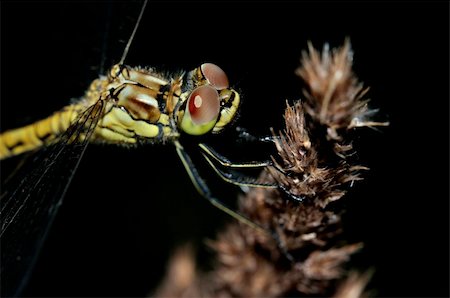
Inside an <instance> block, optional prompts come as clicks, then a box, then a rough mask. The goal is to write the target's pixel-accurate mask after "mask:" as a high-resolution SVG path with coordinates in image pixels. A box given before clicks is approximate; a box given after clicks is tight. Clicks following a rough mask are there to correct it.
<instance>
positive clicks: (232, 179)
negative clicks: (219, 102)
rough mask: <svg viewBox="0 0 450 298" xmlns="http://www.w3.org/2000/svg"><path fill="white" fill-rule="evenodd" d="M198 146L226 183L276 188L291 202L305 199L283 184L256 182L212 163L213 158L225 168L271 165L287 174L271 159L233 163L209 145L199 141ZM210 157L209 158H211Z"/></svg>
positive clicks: (299, 201)
mask: <svg viewBox="0 0 450 298" xmlns="http://www.w3.org/2000/svg"><path fill="white" fill-rule="evenodd" d="M199 146H200V148H201V149H202V155H203V157H204V158H205V159H206V161H207V162H208V164H209V165H210V166H211V168H212V169H213V170H214V171H215V172H216V174H217V175H218V176H219V177H220V178H222V179H223V180H225V181H226V182H228V183H231V184H234V185H238V186H248V187H262V188H278V189H279V190H280V191H281V192H283V193H284V194H285V197H286V198H287V199H288V200H290V201H293V202H296V203H301V202H303V200H304V199H305V198H304V197H301V196H297V195H294V194H292V193H291V192H290V191H289V190H288V189H287V188H286V187H285V186H284V185H281V184H276V183H263V182H258V181H257V180H256V179H254V178H252V177H248V176H244V175H241V174H236V173H230V172H226V171H224V170H221V169H219V168H218V167H217V166H216V165H215V164H214V163H213V160H212V159H214V160H215V161H217V162H219V163H220V165H222V166H223V167H226V168H241V169H242V168H263V167H267V166H273V167H274V168H275V169H277V170H278V171H279V172H280V173H282V174H283V175H287V174H286V173H285V172H284V171H283V170H281V169H279V168H278V167H277V166H276V165H274V164H273V163H272V162H271V161H264V162H253V161H252V162H247V163H234V162H231V161H230V160H229V159H227V158H226V157H224V156H223V155H220V154H219V153H217V152H216V151H215V150H213V149H212V148H211V147H209V146H208V145H206V144H203V143H200V144H199ZM210 157H211V158H212V159H211V158H210Z"/></svg>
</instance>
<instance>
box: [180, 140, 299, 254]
mask: <svg viewBox="0 0 450 298" xmlns="http://www.w3.org/2000/svg"><path fill="white" fill-rule="evenodd" d="M174 143H175V147H176V150H177V154H178V156H179V157H180V159H181V161H182V162H183V166H184V168H185V169H186V171H187V173H188V175H189V178H191V181H192V183H193V184H194V186H195V188H196V189H197V191H198V192H199V193H200V194H201V195H202V196H203V197H204V198H206V199H207V200H208V201H209V202H210V203H211V204H212V205H213V206H215V207H216V208H218V209H220V210H222V211H223V212H225V213H227V214H228V215H230V216H232V217H233V218H235V219H237V220H238V221H240V222H242V223H244V224H246V225H248V226H250V227H251V228H254V229H255V230H258V231H260V232H262V233H265V234H266V235H268V236H270V237H271V238H273V239H274V240H275V241H276V243H277V245H278V247H279V248H280V250H281V252H282V253H283V255H284V256H285V257H286V259H287V260H289V261H290V262H294V258H293V257H292V255H291V254H289V252H288V251H287V248H286V246H285V244H284V242H283V241H281V239H280V237H279V236H278V234H277V233H276V232H275V231H273V230H269V229H266V228H265V227H263V226H261V225H260V224H258V223H255V222H254V221H252V220H251V219H249V218H248V217H246V216H245V215H243V214H241V213H239V212H237V211H234V210H233V209H231V208H229V207H228V206H226V205H225V204H224V203H222V202H221V201H220V200H218V199H217V198H215V197H213V196H212V194H211V191H210V190H209V187H208V186H207V185H206V183H205V181H204V180H203V179H202V178H201V177H200V175H199V174H198V172H197V169H196V168H195V166H194V164H193V162H192V160H191V158H190V157H189V155H188V154H187V152H186V151H185V150H184V148H183V146H181V144H180V143H179V142H178V141H175V142H174Z"/></svg>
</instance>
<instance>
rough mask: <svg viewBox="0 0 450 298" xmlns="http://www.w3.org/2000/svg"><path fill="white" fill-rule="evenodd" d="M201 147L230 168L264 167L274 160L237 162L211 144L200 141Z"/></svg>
mask: <svg viewBox="0 0 450 298" xmlns="http://www.w3.org/2000/svg"><path fill="white" fill-rule="evenodd" d="M198 146H199V147H200V149H202V151H203V152H204V153H206V154H208V155H209V156H210V157H212V158H214V159H215V160H216V161H217V162H219V163H220V164H221V165H222V166H224V167H229V168H264V167H267V166H271V165H272V164H273V163H272V161H270V160H269V161H250V162H245V163H237V162H232V161H230V160H229V159H228V158H226V157H225V156H223V155H221V154H219V153H218V152H217V151H215V150H214V149H212V148H211V147H210V146H208V145H206V144H203V143H200V144H198Z"/></svg>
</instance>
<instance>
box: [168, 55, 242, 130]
mask: <svg viewBox="0 0 450 298" xmlns="http://www.w3.org/2000/svg"><path fill="white" fill-rule="evenodd" d="M186 79H187V80H186V85H185V86H186V90H187V91H186V92H183V94H182V96H181V105H180V108H179V109H178V112H177V123H178V126H179V128H180V129H181V130H182V131H183V132H185V133H187V134H190V135H204V134H206V133H209V132H212V133H218V132H220V131H221V130H222V129H224V128H225V127H226V126H227V124H229V123H230V122H232V120H233V119H234V118H235V116H236V112H237V110H238V108H239V104H240V96H239V93H238V92H236V91H235V90H233V89H231V88H229V84H228V77H227V75H226V74H225V72H224V71H223V70H222V69H221V68H220V67H218V66H217V65H215V64H212V63H204V64H202V65H201V66H199V67H197V68H196V69H194V70H193V71H191V72H189V73H188V75H187V78H186Z"/></svg>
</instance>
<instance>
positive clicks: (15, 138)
mask: <svg viewBox="0 0 450 298" xmlns="http://www.w3.org/2000/svg"><path fill="white" fill-rule="evenodd" d="M83 109H85V107H84V106H83V105H82V104H81V103H77V104H72V105H68V106H66V107H65V108H63V109H62V110H61V111H58V112H56V113H54V114H53V115H51V116H49V117H47V118H45V119H42V120H39V121H36V122H34V123H32V124H29V125H26V126H23V127H20V128H16V129H12V130H8V131H5V132H3V133H1V134H0V159H5V158H8V157H11V156H14V155H19V154H21V153H24V152H27V151H31V150H34V149H37V148H39V147H41V146H44V145H46V144H48V142H50V141H51V140H53V139H55V138H56V137H57V136H59V135H60V134H62V133H63V132H65V131H66V130H67V128H68V127H69V126H70V124H71V123H72V122H73V121H74V120H75V118H76V117H77V116H78V114H79V113H80V111H82V110H83Z"/></svg>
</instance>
